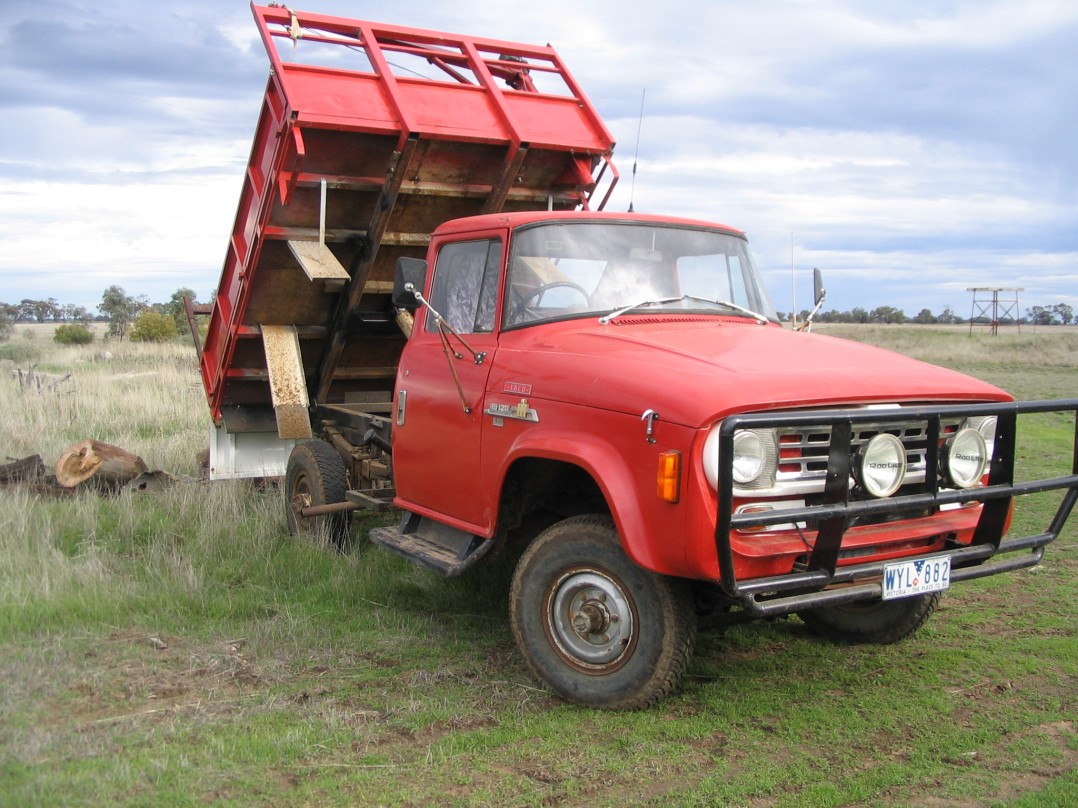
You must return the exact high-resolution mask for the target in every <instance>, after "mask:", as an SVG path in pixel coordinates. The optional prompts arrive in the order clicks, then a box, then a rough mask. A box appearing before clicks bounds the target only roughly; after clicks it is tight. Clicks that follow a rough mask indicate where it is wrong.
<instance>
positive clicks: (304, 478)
mask: <svg viewBox="0 0 1078 808" xmlns="http://www.w3.org/2000/svg"><path fill="white" fill-rule="evenodd" d="M347 490H348V472H347V470H346V469H345V467H344V461H343V460H342V459H341V456H340V455H339V454H337V451H336V449H334V448H333V447H332V446H330V445H329V444H328V443H326V442H325V441H323V440H308V441H304V442H303V443H297V444H296V446H295V447H294V448H293V449H292V453H291V454H290V455H289V456H288V471H287V473H286V475H285V492H286V496H287V497H288V530H289V532H291V533H292V534H293V535H296V536H307V537H312V538H317V539H319V540H323V541H326V542H328V543H330V544H333V545H334V546H335V547H338V548H341V549H344V548H346V547H347V546H348V545H349V544H350V543H351V532H350V530H349V528H350V526H351V514H350V513H349V512H347V511H344V512H340V513H328V514H322V515H321V516H308V517H304V516H301V515H300V511H301V510H302V509H303V508H308V507H310V506H312V505H331V504H333V503H336V502H344V501H345V492H346V491H347Z"/></svg>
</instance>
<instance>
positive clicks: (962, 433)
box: [947, 428, 988, 488]
mask: <svg viewBox="0 0 1078 808" xmlns="http://www.w3.org/2000/svg"><path fill="white" fill-rule="evenodd" d="M987 466H988V447H987V446H986V444H985V440H984V436H983V435H981V433H980V432H978V431H977V430H976V429H973V428H966V429H962V430H959V432H958V433H957V434H956V435H955V436H954V437H953V438H951V439H950V440H949V441H947V476H948V477H949V478H950V480H951V482H952V483H954V485H955V487H956V488H972V487H973V486H975V485H976V484H977V483H978V482H980V480H981V477H983V476H984V470H985V468H987Z"/></svg>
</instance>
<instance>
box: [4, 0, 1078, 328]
mask: <svg viewBox="0 0 1078 808" xmlns="http://www.w3.org/2000/svg"><path fill="white" fill-rule="evenodd" d="M306 5H309V6H310V8H311V9H312V10H316V11H318V12H321V13H327V14H340V15H343V16H358V17H361V18H366V19H370V18H374V19H380V20H382V21H384V22H388V23H396V24H403V25H408V26H413V27H419V28H431V29H441V30H447V31H451V32H454V31H455V32H465V33H473V34H476V35H482V36H486V37H489V38H493V39H504V40H518V41H523V42H538V43H544V42H552V43H553V44H554V45H555V47H556V48H557V50H558V53H559V54H560V55H561V56H562V58H563V60H564V61H565V62H566V64H568V65H569V67H570V69H571V71H572V72H573V74H574V76H575V77H576V78H577V80H578V82H579V83H580V84H581V86H583V88H584V90H585V92H586V94H587V95H588V96H589V98H590V99H591V101H592V102H593V103H594V104H595V105H596V107H597V108H598V110H599V112H600V114H601V115H602V116H603V118H604V119H605V120H606V123H607V126H608V128H609V129H610V130H611V132H612V133H613V134H614V136H615V138H616V139H617V141H618V143H619V146H618V151H617V154H616V156H615V159H616V162H617V164H618V166H619V167H620V169H621V172H622V175H623V181H622V183H621V185H620V186H619V187H618V189H617V190H616V192H615V195H614V197H613V198H612V201H611V204H610V208H611V209H616V210H624V209H626V208H627V207H628V204H629V199H630V194H632V197H633V204H634V207H635V209H637V210H640V211H648V212H656V213H670V214H673V215H681V216H689V217H693V218H706V219H715V220H718V221H723V222H726V223H728V224H730V225H733V226H736V227H740V228H742V229H744V230H745V231H746V232H747V233H748V234H749V237H750V238H751V240H752V242H753V244H754V247H755V250H756V252H757V257H758V262H759V264H760V265H761V267H762V268H763V269H764V270H765V272H766V273H767V275H768V277H769V279H770V280H771V281H772V283H773V284H774V286H773V292H774V293H775V295H774V296H775V298H776V302H777V304H778V306H779V308H782V309H788V308H790V307H791V303H787V302H786V300H785V299H784V298H788V297H789V296H790V292H791V289H790V286H791V284H790V281H789V278H790V264H791V259H792V260H793V263H794V264H795V266H796V268H797V271H798V272H801V273H803V274H805V275H806V279H805V280H804V281H799V283H798V289H799V299H800V302H799V304H798V308H804V307H807V303H808V295H809V290H810V288H811V282H810V280H809V279H808V277H807V273H808V272H809V271H810V270H811V267H812V266H820V267H821V268H823V269H824V270H825V273H826V274H827V278H828V287H829V295H830V300H829V303H830V305H831V306H832V307H834V308H852V307H854V306H858V305H860V306H862V307H865V308H869V309H871V308H874V307H876V306H879V305H899V306H900V307H902V308H904V309H905V310H906V311H907V313H913V312H916V311H919V310H920V309H921V308H924V307H929V308H931V309H933V310H939V309H940V308H942V307H943V306H944V305H951V306H952V307H954V308H955V310H956V311H959V312H960V313H961V312H962V311H963V309H964V301H965V299H966V292H965V285H982V284H983V285H997V284H998V285H1003V286H1024V287H1026V289H1027V291H1026V292H1024V293H1023V301H1024V300H1026V299H1028V300H1029V305H1032V304H1034V303H1038V304H1052V303H1055V302H1061V301H1065V302H1069V303H1071V304H1072V305H1076V306H1078V279H1076V277H1075V276H1076V272H1078V263H1076V258H1078V234H1076V231H1075V228H1074V222H1075V221H1076V220H1078V182H1076V180H1078V146H1076V145H1075V144H1076V139H1075V138H1074V137H1073V131H1074V129H1075V126H1076V124H1078V70H1076V68H1075V64H1076V62H1075V60H1074V57H1073V55H1071V52H1072V50H1073V42H1074V41H1076V40H1078V7H1076V6H1075V5H1074V4H1073V3H1071V2H1065V1H1064V0H1059V1H1058V2H1053V1H1050V0H1029V1H1028V2H1023V3H1022V4H1014V3H1013V2H1010V1H1009V0H990V1H989V2H980V3H976V4H970V3H965V2H942V3H933V4H930V5H926V4H924V3H920V2H912V1H911V0H899V1H898V2H894V3H887V4H878V3H874V4H868V3H863V2H854V0H819V1H818V2H811V3H810V2H796V1H792V2H786V3H781V4H779V3H771V4H760V3H751V4H750V3H733V2H715V3H706V4H705V3H698V2H687V1H686V0H669V2H667V3H665V4H662V5H661V6H656V4H654V3H651V2H641V1H639V0H633V1H630V2H619V3H615V2H590V3H579V2H576V1H575V0H548V1H547V2H544V3H542V4H538V5H530V6H521V5H519V4H494V5H491V4H490V3H488V2H485V0H483V2H480V0H460V2H457V3H434V2H431V0H417V2H415V3H411V4H408V5H407V6H406V7H405V6H400V5H390V6H385V5H384V4H383V5H376V4H372V3H363V2H360V3H358V4H357V3H356V2H355V1H354V0H317V2H315V1H314V0H312V2H310V3H309V4H306ZM308 44H310V43H301V47H305V46H306V45H308ZM285 55H286V56H287V55H289V47H288V45H287V44H286V45H285ZM267 70H268V61H267V59H266V56H265V54H264V52H263V48H262V44H261V42H260V41H259V38H258V35H257V31H256V28H255V25H254V23H253V21H252V20H251V16H250V11H249V9H248V7H247V4H246V2H243V0H229V1H228V2H223V3H222V2H210V1H209V0H187V2H185V3H183V4H179V5H177V4H156V3H144V2H135V0H114V2H110V3H107V4H98V5H96V6H92V7H86V6H85V5H83V4H79V5H76V4H73V3H67V2H63V1H62V0H39V1H38V2H36V3H33V4H30V3H27V4H17V5H16V6H15V7H14V8H10V9H7V8H6V9H5V14H4V16H3V18H2V19H0V82H2V84H3V86H4V87H5V92H4V94H3V95H2V96H0V110H3V111H4V112H5V114H6V116H7V119H8V121H9V123H8V125H6V126H5V127H4V128H3V129H0V239H2V240H3V244H4V250H3V251H2V254H0V300H7V299H11V298H21V297H41V296H57V297H59V295H56V294H55V292H54V290H63V293H64V294H65V295H69V296H70V300H67V299H65V300H64V301H62V302H72V303H77V304H80V305H88V306H92V305H95V304H96V302H98V301H99V300H100V294H101V291H102V290H103V289H104V288H105V286H107V285H109V284H112V283H118V284H119V285H121V286H124V287H125V288H126V289H127V291H128V292H129V293H135V294H142V293H145V294H148V295H149V296H150V297H151V299H154V300H164V299H167V297H168V295H169V294H171V292H172V291H173V290H174V289H175V288H177V287H179V286H190V287H192V288H195V289H196V290H197V291H198V292H199V294H200V297H203V298H205V297H206V296H207V295H208V293H209V290H210V288H212V286H213V285H215V282H216V278H217V275H218V273H219V271H220V266H221V262H222V259H223V256H224V252H225V248H226V245H227V239H228V234H229V233H230V231H231V227H232V217H233V216H234V214H235V210H236V202H237V200H238V194H239V189H240V184H241V180H242V177H243V171H244V166H245V164H246V160H247V155H248V152H249V150H250V138H251V134H252V132H253V129H254V124H255V120H256V118H257V115H258V112H259V105H260V100H261V94H262V90H263V88H264V86H265V81H266V75H267ZM642 98H643V100H644V114H643V120H642V122H641V120H640V107H641V100H642ZM634 159H635V160H636V161H637V162H638V172H637V175H636V177H635V183H634V181H633V177H632V173H631V169H632V165H633V162H634ZM634 185H635V188H634ZM1023 305H1025V304H1024V303H1023Z"/></svg>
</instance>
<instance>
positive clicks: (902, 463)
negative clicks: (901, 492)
mask: <svg viewBox="0 0 1078 808" xmlns="http://www.w3.org/2000/svg"><path fill="white" fill-rule="evenodd" d="M859 455H860V458H861V462H860V463H859V469H860V478H861V479H860V482H861V485H862V486H864V488H865V490H866V491H867V492H868V493H869V494H871V495H872V496H874V497H889V496H891V494H893V493H895V491H897V490H898V489H899V487H900V486H901V485H902V481H903V480H904V479H905V478H906V447H905V446H903V445H902V441H900V440H899V439H898V438H896V437H895V436H894V435H889V434H886V433H881V434H879V435H876V436H875V437H873V438H872V440H870V441H869V442H868V443H866V444H865V445H864V446H862V447H861V449H860V451H859Z"/></svg>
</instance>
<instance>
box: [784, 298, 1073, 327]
mask: <svg viewBox="0 0 1078 808" xmlns="http://www.w3.org/2000/svg"><path fill="white" fill-rule="evenodd" d="M808 316H809V310H808V309H804V310H802V311H801V313H800V314H799V315H798V322H804V321H805V319H806V318H807V317H808ZM779 319H780V320H788V319H790V317H789V315H788V314H786V313H785V312H779ZM813 319H814V320H815V321H816V322H817V323H916V324H918V325H954V324H957V323H968V322H970V318H968V317H966V318H962V317H959V316H958V315H957V314H955V313H954V310H953V309H952V308H951V307H950V306H948V307H946V308H945V309H944V310H943V311H941V312H940V313H939V314H933V313H932V311H931V310H930V309H921V310H920V311H919V312H918V313H917V314H916V315H915V316H913V317H907V316H906V313H905V312H904V311H902V309H898V308H895V307H894V306H878V307H876V308H874V309H872V310H871V311H869V310H867V309H863V308H861V307H857V308H854V309H851V310H850V311H834V310H833V309H828V310H824V311H820V312H817V314H816V316H815V317H814V318H813ZM973 322H974V323H982V322H983V323H987V322H988V318H986V317H983V316H979V317H974V318H973ZM1000 322H1001V323H1004V324H1017V325H1078V316H1076V315H1075V312H1074V309H1073V308H1072V307H1071V306H1069V305H1067V304H1066V303H1057V304H1056V305H1054V306H1033V307H1031V308H1028V309H1026V313H1025V315H1024V316H1019V317H1018V318H1014V317H1001V318H1000Z"/></svg>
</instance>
